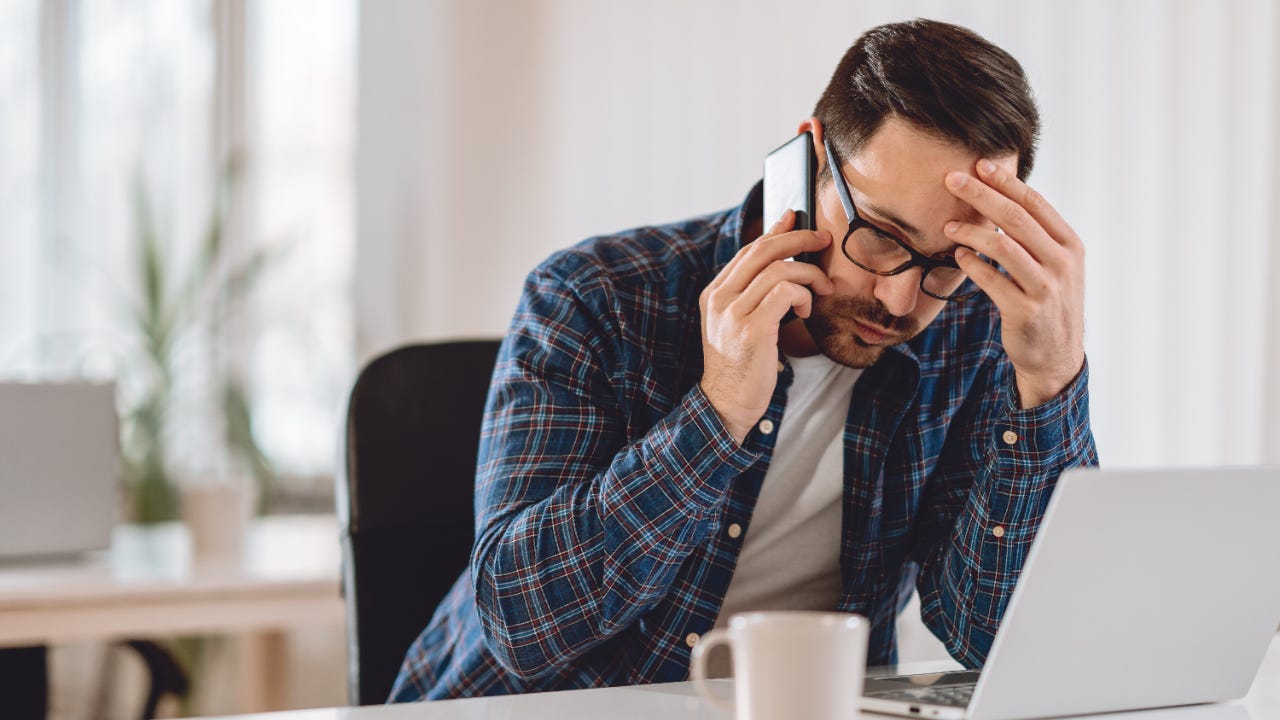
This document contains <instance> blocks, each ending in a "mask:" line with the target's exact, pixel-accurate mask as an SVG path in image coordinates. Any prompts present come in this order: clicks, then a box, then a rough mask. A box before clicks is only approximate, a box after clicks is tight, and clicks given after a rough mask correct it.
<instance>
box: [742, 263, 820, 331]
mask: <svg viewBox="0 0 1280 720" xmlns="http://www.w3.org/2000/svg"><path fill="white" fill-rule="evenodd" d="M783 283H787V284H791V285H797V286H804V285H808V286H809V287H812V288H813V292H816V293H818V294H819V295H827V294H829V293H832V292H835V289H836V288H835V284H834V283H833V282H831V278H829V277H827V275H826V273H824V272H822V270H821V269H819V268H818V267H817V266H816V265H810V264H809V263H803V262H784V261H782V260H776V261H774V262H773V263H771V264H770V265H769V266H768V267H766V268H765V269H764V270H762V271H761V272H760V273H759V274H758V275H756V276H755V277H754V278H753V279H752V280H751V282H750V283H748V285H747V287H746V289H745V290H743V292H742V294H741V295H739V296H738V297H737V299H735V300H733V302H732V303H730V311H731V312H733V313H734V314H736V315H738V316H741V317H745V316H747V315H749V314H751V313H753V312H755V311H756V309H757V307H758V306H759V305H761V304H762V303H763V301H764V299H765V297H767V296H768V294H769V293H770V292H772V291H773V289H774V288H775V287H777V286H778V285H780V284H783ZM805 294H806V295H808V294H809V293H808V292H807V291H806V293H805ZM783 314H785V310H784V311H783ZM801 317H806V315H802V316H801ZM777 319H778V320H781V319H782V316H781V315H779V316H778V318H777Z"/></svg>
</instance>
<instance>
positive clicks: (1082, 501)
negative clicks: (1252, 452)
mask: <svg viewBox="0 0 1280 720" xmlns="http://www.w3.org/2000/svg"><path fill="white" fill-rule="evenodd" d="M1278 513H1280V468H1277V467H1250V468H1245V467H1240V468H1212V469H1177V470H1099V469H1097V468H1076V469H1071V470H1067V471H1066V472H1064V473H1063V474H1062V476H1061V477H1060V478H1059V480H1058V485H1057V489H1056V490H1055V491H1054V493H1053V497H1052V498H1051V499H1050V501H1049V505H1048V508H1047V510H1046V512H1045V516H1044V520H1043V523H1042V524H1041V526H1040V531H1039V533H1038V534H1037V536H1036V539H1035V540H1034V542H1033V543H1032V546H1031V550H1030V553H1029V554H1028V556H1027V561H1026V564H1025V565H1024V566H1023V570H1022V575H1021V577H1020V579H1019V580H1018V585H1017V587H1016V588H1015V590H1014V592H1013V595H1012V597H1011V599H1010V601H1009V606H1008V608H1007V609H1006V611H1005V614H1004V619H1003V621H1002V622H1001V624H1000V628H999V630H998V632H997V633H996V636H995V640H994V642H993V643H992V646H991V651H990V653H988V655H987V661H986V664H985V665H984V666H983V668H982V670H981V672H980V673H979V672H977V671H973V672H965V671H961V672H947V673H933V674H929V675H914V676H896V677H868V679H867V683H866V687H865V689H864V693H865V697H864V698H863V709H864V710H868V711H871V712H878V713H887V714H892V715H902V716H906V717H918V718H957V719H961V718H962V719H964V720H1011V719H1012V718H1042V717H1054V716H1063V715H1081V714H1086V713H1100V712H1113V711H1122V710H1136V709H1144V708H1156V707H1167V706H1175V705H1190V704H1196V703H1208V702H1217V701H1223V700H1232V699H1235V698H1239V697H1242V696H1244V695H1245V694H1247V693H1248V691H1249V687H1250V686H1251V685H1252V684H1253V680H1254V676H1255V675H1257V673H1258V669H1259V667H1260V666H1261V664H1262V660H1263V657H1264V656H1265V654H1266V652H1267V648H1268V646H1269V645H1270V643H1271V640H1272V638H1273V636H1274V635H1275V633H1276V628H1277V625H1280V520H1277V514H1278Z"/></svg>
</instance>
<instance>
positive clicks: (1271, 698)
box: [240, 636, 1280, 720]
mask: <svg viewBox="0 0 1280 720" xmlns="http://www.w3.org/2000/svg"><path fill="white" fill-rule="evenodd" d="M714 682H715V683H716V684H717V685H719V686H720V687H719V689H720V690H721V691H722V692H723V694H725V695H726V696H727V695H729V694H730V685H731V683H732V681H731V680H717V681H714ZM240 717H241V720H251V718H252V719H254V720H514V719H515V718H519V719H520V720H597V719H599V718H609V719H611V720H633V719H634V720H652V719H653V718H661V720H728V718H729V717H730V716H729V714H728V713H726V712H724V711H721V710H719V709H717V708H715V707H713V706H712V705H710V704H709V703H707V702H706V701H705V700H702V699H701V698H699V697H698V696H697V695H696V693H695V692H694V690H693V687H692V684H691V683H687V682H682V683H670V684H665V685H646V686H636V687H619V688H604V689H599V690H570V691H566V692H553V693H536V694H531V695H522V696H516V697H497V698H472V699H466V700H447V701H441V702H431V703H420V704H410V705H393V706H373V707H362V708H330V709H324V710H299V711H295V712H286V713H270V714H263V715H252V716H249V715H246V716H240ZM859 717H865V718H878V719H879V720H884V719H885V718H887V717H888V716H886V715H875V714H871V713H861V714H859ZM1095 717H1100V718H1107V719H1108V720H1112V719H1117V720H1119V719H1121V718H1123V719H1125V720H1129V719H1132V720H1274V719H1275V718H1280V636H1277V639H1276V640H1274V641H1272V643H1271V649H1270V651H1269V652H1268V653H1267V658H1266V661H1265V662H1264V663H1263V665H1262V670H1261V671H1260V672H1259V673H1258V677H1257V679H1256V680H1255V681H1254V685H1253V689H1252V690H1251V691H1250V693H1249V695H1248V696H1247V697H1245V699H1244V700H1242V701H1238V702H1233V703H1226V704H1220V705H1199V706H1194V707H1183V708H1169V709H1165V710H1148V711H1143V712H1135V713H1117V714H1110V715H1103V716H1095Z"/></svg>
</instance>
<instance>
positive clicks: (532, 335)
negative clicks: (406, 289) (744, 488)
mask: <svg viewBox="0 0 1280 720" xmlns="http://www.w3.org/2000/svg"><path fill="white" fill-rule="evenodd" d="M561 260H562V262H558V263H546V264H544V265H543V266H542V268H540V269H539V270H537V271H535V272H534V273H533V274H532V275H531V276H530V278H529V280H528V281H527V282H526V284H525V288H524V293H523V296H522V298H521V301H520V304H519V307H518V308H517V311H516V314H515V318H514V320H513V323H512V328H511V331H510V334H509V335H508V336H507V338H506V340H505V341H504V343H503V346H502V349H501V351H500V354H499V357H498V363H497V367H496V369H495V372H494V384H493V387H492V389H491V391H490V396H489V401H488V408H487V411H486V416H485V422H484V427H483V430H482V437H481V446H480V452H479V465H478V473H477V478H476V482H477V485H476V543H475V548H474V551H473V554H472V558H471V572H472V577H473V582H474V591H475V598H476V607H477V610H478V615H479V618H480V623H481V625H482V627H483V632H484V639H485V643H486V644H487V645H488V647H489V649H490V650H491V651H492V652H493V654H494V656H495V657H496V658H497V659H498V660H499V662H501V663H502V665H503V666H505V667H506V668H508V669H509V670H510V671H511V672H512V673H514V674H515V675H516V676H518V677H520V678H522V679H526V680H532V679H537V678H539V677H542V676H544V675H546V674H548V673H550V672H553V671H554V670H555V669H556V668H558V667H563V666H564V665H565V664H566V663H568V662H569V661H571V660H573V659H574V658H576V657H578V656H580V655H582V654H583V653H585V652H586V651H588V650H589V649H591V648H592V647H593V646H595V645H597V644H598V643H600V642H601V641H603V640H605V639H607V638H609V637H610V636H611V635H613V634H615V633H617V632H619V631H621V630H623V629H625V628H627V627H628V626H630V625H632V624H633V623H634V622H635V621H636V620H637V618H639V617H640V615H641V614H642V613H643V612H644V611H645V610H647V609H649V608H650V607H652V606H653V605H654V604H656V603H657V602H658V601H660V600H661V599H662V598H663V597H664V596H666V595H667V594H668V592H669V590H670V587H671V584H672V583H673V581H674V580H675V577H676V574H677V570H678V569H679V567H680V566H681V564H682V563H683V562H684V561H685V560H686V558H687V557H688V556H689V554H690V553H691V552H692V551H693V550H694V549H695V548H696V547H697V546H698V545H699V544H700V543H702V542H704V540H705V538H706V536H707V534H708V533H709V532H712V531H714V526H713V516H714V514H715V513H716V512H717V511H718V509H719V508H720V507H721V506H722V505H723V502H724V500H725V497H726V493H727V486H728V484H729V481H730V480H731V479H732V478H734V477H735V476H737V475H738V474H740V473H741V472H742V471H743V470H744V469H746V468H747V467H749V466H750V465H751V464H752V463H754V462H755V461H756V460H757V459H758V455H757V454H756V453H754V452H752V451H749V450H745V449H743V448H741V447H739V446H738V445H737V444H736V443H734V442H733V441H732V439H731V438H730V435H729V433H727V432H726V431H725V430H724V426H723V423H722V422H721V420H720V417H719V415H718V414H717V413H716V412H715V410H714V409H713V408H712V407H711V405H710V403H709V402H708V400H707V398H706V396H705V395H703V394H702V392H701V390H700V388H699V387H698V386H697V385H696V384H695V385H694V387H693V388H692V389H691V390H690V391H689V392H688V393H687V394H686V395H685V396H684V397H683V399H682V400H681V401H680V402H678V403H677V405H676V407H675V409H674V410H673V411H672V412H671V413H670V414H669V415H667V416H666V417H665V418H663V419H662V420H661V421H660V422H658V423H657V424H656V425H654V426H653V427H652V428H650V429H649V430H648V431H647V432H646V433H645V434H643V435H642V436H640V437H638V438H628V432H627V429H628V423H627V406H628V403H627V400H626V398H625V397H621V396H620V394H622V391H621V390H620V388H625V387H626V386H627V383H626V382H624V381H623V380H624V378H623V377H622V375H624V374H625V369H623V368H619V367H615V363H617V361H616V360H615V358H617V357H618V356H619V355H620V351H619V349H618V348H617V347H615V346H614V345H613V343H615V342H616V343H618V344H621V343H623V342H625V338H626V328H625V327H623V325H625V320H623V319H622V318H623V316H621V315H619V314H618V313H617V312H613V311H611V308H610V307H609V301H608V294H607V293H605V292H604V291H603V288H602V287H593V285H592V283H593V282H594V281H593V280H592V277H593V274H592V272H591V271H590V268H583V267H581V265H579V266H578V267H575V266H574V263H573V262H565V261H564V260H566V258H563V257H562V258H561ZM570 260H571V258H570ZM611 324H612V325H614V326H613V327H610V326H609V325H611ZM615 339H616V340H615Z"/></svg>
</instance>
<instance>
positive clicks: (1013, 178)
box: [978, 160, 1081, 247]
mask: <svg viewBox="0 0 1280 720" xmlns="http://www.w3.org/2000/svg"><path fill="white" fill-rule="evenodd" d="M978 177H979V178H980V179H981V180H982V181H983V182H984V183H986V184H987V185H990V186H991V187H993V188H995V189H996V190H998V191H999V192H1000V194H1002V195H1004V196H1005V197H1007V198H1009V199H1010V200H1012V201H1013V202H1015V203H1017V204H1018V205H1020V206H1021V207H1022V208H1023V209H1024V210H1026V211H1027V214H1029V215H1030V216H1031V217H1032V218H1034V219H1035V221H1036V222H1037V223H1039V225H1040V227H1042V228H1044V230H1045V231H1046V232H1047V233H1048V234H1049V236H1050V237H1052V238H1053V239H1054V240H1056V241H1057V242H1058V243H1059V244H1061V245H1063V246H1064V247H1071V246H1073V245H1079V244H1081V242H1080V236H1079V235H1077V234H1076V231H1075V230H1073V229H1072V227H1071V226H1070V225H1069V224H1067V221H1066V220H1064V219H1063V217H1062V215H1060V214H1059V213H1058V210H1057V209H1056V208H1054V207H1053V206H1052V205H1050V204H1049V201H1048V200H1045V198H1044V196H1043V195H1041V194H1040V193H1038V192H1036V191H1035V190H1034V189H1033V188H1031V186H1029V185H1027V184H1026V183H1024V182H1022V181H1021V180H1019V179H1018V176H1017V175H1016V174H1015V173H1011V172H1009V171H1008V170H1006V169H1005V168H1002V167H1000V166H999V165H997V164H996V163H993V162H991V161H990V160H979V161H978Z"/></svg>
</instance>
